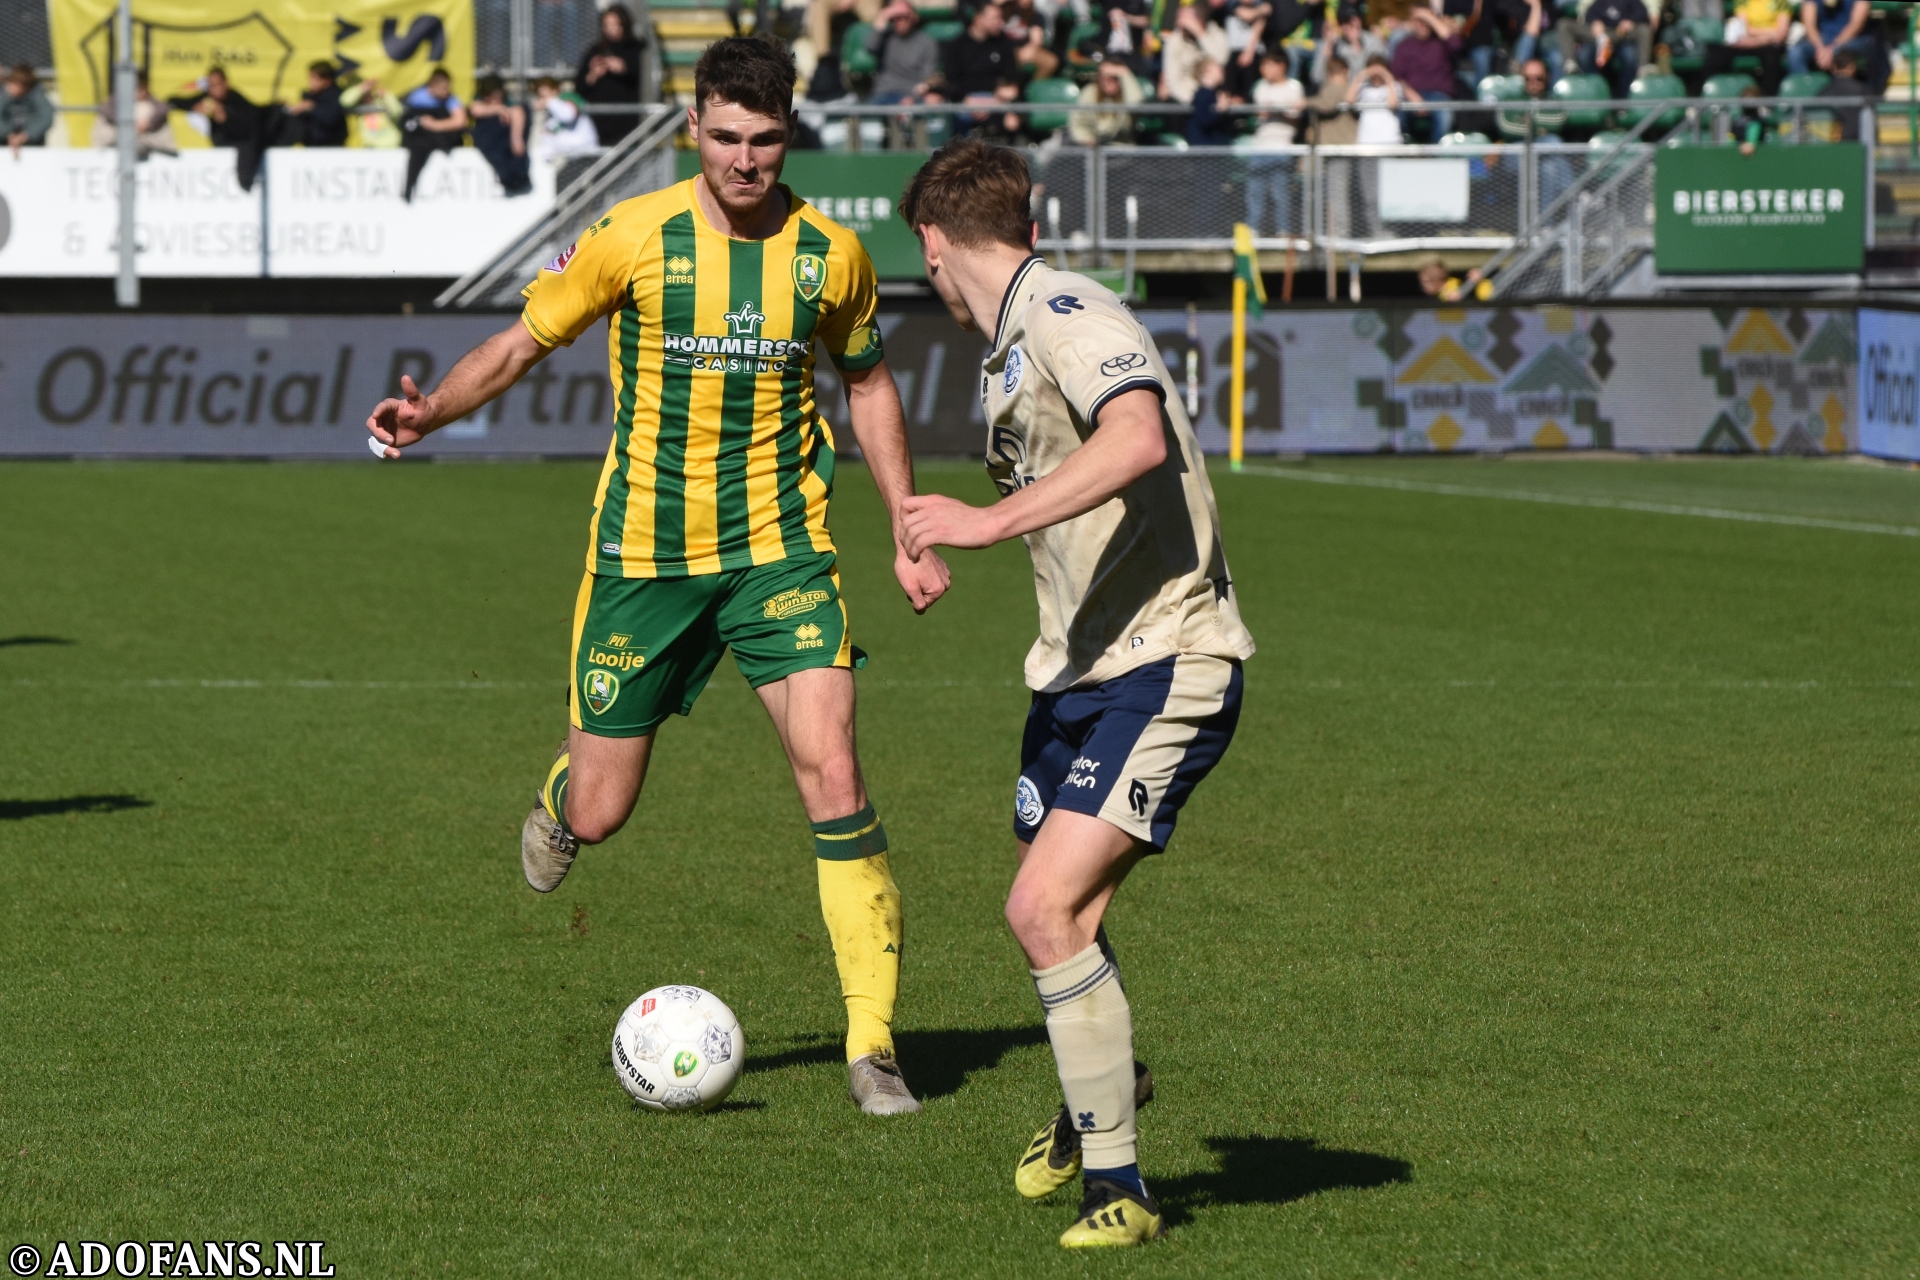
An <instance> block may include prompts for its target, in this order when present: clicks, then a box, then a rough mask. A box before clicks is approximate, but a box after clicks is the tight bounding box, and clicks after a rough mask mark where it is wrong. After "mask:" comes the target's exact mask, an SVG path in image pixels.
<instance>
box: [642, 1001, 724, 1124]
mask: <svg viewBox="0 0 1920 1280" xmlns="http://www.w3.org/2000/svg"><path fill="white" fill-rule="evenodd" d="M746 1057H747V1040H746V1036H745V1035H744V1034H742V1032H741V1030H740V1020H739V1019H738V1018H736V1017H734V1016H733V1010H731V1009H729V1008H727V1006H726V1005H725V1004H723V1003H722V1002H721V1000H720V997H718V996H716V995H714V994H713V993H712V992H711V991H703V990H701V989H700V988H699V987H684V986H669V987H655V988H654V989H653V990H651V991H649V992H647V993H646V994H645V995H643V996H641V997H640V998H639V999H638V1000H635V1001H634V1002H633V1003H632V1004H630V1005H628V1006H627V1011H626V1012H625V1013H623V1014H621V1015H620V1021H619V1023H618V1024H616V1025H615V1026H614V1028H613V1069H614V1070H615V1071H616V1072H617V1073H619V1076H620V1083H621V1084H623V1085H625V1086H627V1092H628V1093H630V1094H632V1095H633V1097H634V1100H635V1101H636V1102H638V1103H639V1104H640V1105H641V1106H643V1107H645V1108H647V1109H648V1110H650V1111H705V1110H706V1109H707V1108H708V1107H711V1106H714V1105H716V1104H717V1103H718V1102H719V1101H720V1100H721V1099H722V1098H725V1097H726V1096H727V1095H728V1094H729V1093H732V1092H733V1086H734V1085H736V1084H738V1083H739V1081H740V1067H741V1065H742V1064H743V1063H744V1062H745V1061H746Z"/></svg>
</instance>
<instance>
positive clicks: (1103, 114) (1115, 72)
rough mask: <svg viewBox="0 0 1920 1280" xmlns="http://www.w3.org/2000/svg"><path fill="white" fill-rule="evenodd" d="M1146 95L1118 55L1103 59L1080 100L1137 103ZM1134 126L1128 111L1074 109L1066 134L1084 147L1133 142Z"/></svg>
mask: <svg viewBox="0 0 1920 1280" xmlns="http://www.w3.org/2000/svg"><path fill="white" fill-rule="evenodd" d="M1203 83H1204V82H1203ZM1146 96H1147V95H1146V94H1144V93H1142V92H1141V91H1140V82H1139V81H1138V80H1136V79H1134V77H1133V72H1131V71H1129V70H1127V66H1126V64H1125V63H1123V62H1121V61H1120V60H1119V59H1117V58H1109V59H1107V60H1106V61H1105V62H1102V63H1101V64H1100V70H1099V71H1098V72H1097V73H1095V75H1094V77H1093V83H1091V84H1087V85H1082V86H1081V88H1080V101H1081V103H1082V104H1084V105H1088V106H1097V105H1100V104H1118V103H1124V104H1125V105H1127V106H1130V107H1131V106H1138V105H1139V104H1140V103H1142V102H1144V101H1146ZM1196 96H1197V95H1196ZM1133 125H1134V120H1133V115H1132V113H1130V112H1126V111H1075V112H1073V113H1072V114H1071V115H1069V116H1068V118H1067V136H1068V137H1069V138H1071V139H1073V141H1074V142H1076V143H1078V144H1079V145H1081V146H1083V147H1091V146H1093V145H1095V144H1096V143H1098V144H1101V145H1111V144H1113V143H1125V142H1132V141H1133Z"/></svg>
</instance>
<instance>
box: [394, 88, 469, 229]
mask: <svg viewBox="0 0 1920 1280" xmlns="http://www.w3.org/2000/svg"><path fill="white" fill-rule="evenodd" d="M400 101H401V105H403V106H404V107H405V108H406V115H405V116H404V117H402V119H401V121H400V128H401V145H402V146H404V147H406V149H407V184H406V187H405V189H404V190H402V192H401V193H400V198H401V199H402V200H407V201H411V200H412V199H413V189H414V186H415V185H416V184H417V183H418V182H419V181H420V171H421V170H422V169H424V168H426V167H427V161H428V160H429V159H431V158H432V156H433V154H434V153H435V152H437V151H451V150H453V149H454V148H455V147H457V146H459V145H460V139H461V137H462V135H464V134H465V133H466V129H467V108H466V104H465V103H463V102H461V101H460V99H459V98H457V97H455V96H454V93H453V77H452V76H450V75H448V74H447V69H446V68H445V67H435V68H434V69H433V74H432V75H429V76H428V77H427V82H426V83H425V84H423V85H421V86H420V87H419V88H418V89H415V90H414V91H413V92H412V93H409V94H408V95H407V96H406V97H405V98H402V99H401V100H400Z"/></svg>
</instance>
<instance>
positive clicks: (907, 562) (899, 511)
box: [842, 360, 951, 613]
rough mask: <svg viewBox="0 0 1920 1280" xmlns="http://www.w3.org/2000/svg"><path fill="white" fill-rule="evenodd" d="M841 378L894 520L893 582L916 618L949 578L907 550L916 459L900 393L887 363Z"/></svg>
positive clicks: (935, 560)
mask: <svg viewBox="0 0 1920 1280" xmlns="http://www.w3.org/2000/svg"><path fill="white" fill-rule="evenodd" d="M842 376H843V377H844V378H845V379H846V383H847V415H848V416H849V417H850V418H851V419H852V421H853V437H854V439H856V440H858V441H859V442H860V452H861V454H862V455H863V456H864V457H865V458H866V460H867V467H868V469H869V470H871V471H872V472H873V482H874V484H875V485H876V486H878V487H879V489H880V497H881V500H882V501H884V502H885V503H886V504H887V514H888V515H889V516H890V517H892V519H893V547H894V554H893V576H894V577H896V578H898V579H899V580H900V589H901V590H902V591H905V592H906V593H907V600H908V601H909V602H910V603H911V604H912V605H913V611H914V612H915V613H925V612H926V611H927V606H929V605H931V604H932V603H933V602H934V601H935V600H938V599H939V598H940V597H941V596H943V595H945V594H946V591H947V584H948V582H949V581H950V580H951V575H950V574H949V573H948V572H947V564H946V561H944V560H942V559H941V558H940V557H939V556H938V555H935V554H933V553H931V552H925V553H923V552H920V551H913V552H909V551H908V550H907V548H906V541H905V538H904V536H903V529H902V523H901V522H902V519H903V518H904V515H905V505H906V503H907V502H909V501H911V500H912V498H913V453H912V451H911V450H910V449H909V448H908V446H907V417H906V414H905V412H904V411H903V410H902V409H901V408H900V390H899V388H897V387H896V386H894V383H893V373H892V371H890V370H889V369H888V368H887V362H886V361H885V360H882V361H880V363H878V364H876V365H874V366H873V367H872V368H871V369H863V370H860V371H858V372H855V371H853V370H848V371H847V372H845V373H844V374H842Z"/></svg>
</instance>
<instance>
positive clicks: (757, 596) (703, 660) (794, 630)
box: [568, 551, 867, 738]
mask: <svg viewBox="0 0 1920 1280" xmlns="http://www.w3.org/2000/svg"><path fill="white" fill-rule="evenodd" d="M728 649H731V650H733V661H734V663H735V665H737V666H738V667H739V668H740V674H741V675H744V676H745V677H746V678H747V683H748V684H751V685H752V686H753V687H754V688H756V689H758V688H759V687H760V686H761V685H764V684H772V683H773V682H774V681H775V680H781V679H784V678H786V677H787V676H790V675H792V674H793V673H794V672H796V671H807V670H811V669H812V668H814V667H860V666H865V665H866V661H867V658H866V655H865V654H863V653H861V652H860V651H859V650H858V649H856V648H854V647H853V645H852V644H851V643H850V642H849V641H848V638H847V607H846V605H845V604H843V603H842V602H841V600H840V575H839V574H838V573H837V572H835V571H834V554H833V553H832V552H831V551H822V552H814V553H812V554H810V555H804V556H789V557H788V558H787V559H785V560H775V561H773V562H772V563H770V564H759V565H754V566H753V567H752V568H750V569H730V570H727V571H726V572H724V573H708V574H702V575H700V576H699V577H693V578H613V577H606V576H603V575H600V574H593V573H589V574H588V575H587V576H586V577H585V578H583V579H582V580H581V582H580V596H579V599H578V601H577V602H576V603H575V605H574V611H573V689H572V692H571V696H570V697H569V698H568V710H569V715H570V716H571V718H572V720H573V726H574V728H576V729H582V730H585V731H586V732H588V733H591V734H594V735H596V736H598V737H603V738H637V737H639V736H640V735H641V734H643V733H652V732H653V731H654V729H655V728H657V727H658V726H659V724H660V722H661V721H662V720H665V719H666V718H667V717H668V716H670V715H672V714H673V713H674V712H676V711H677V712H679V713H680V714H681V715H683V716H684V715H686V714H688V713H689V712H691V711H692V710H693V703H694V699H696V698H698V697H699V696H700V691H701V690H702V689H704V688H706V687H707V680H708V678H709V677H710V676H712V675H713V669H714V667H715V666H716V665H717V664H718V663H719V661H720V655H721V654H723V653H725V652H726V651H727V650H728Z"/></svg>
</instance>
